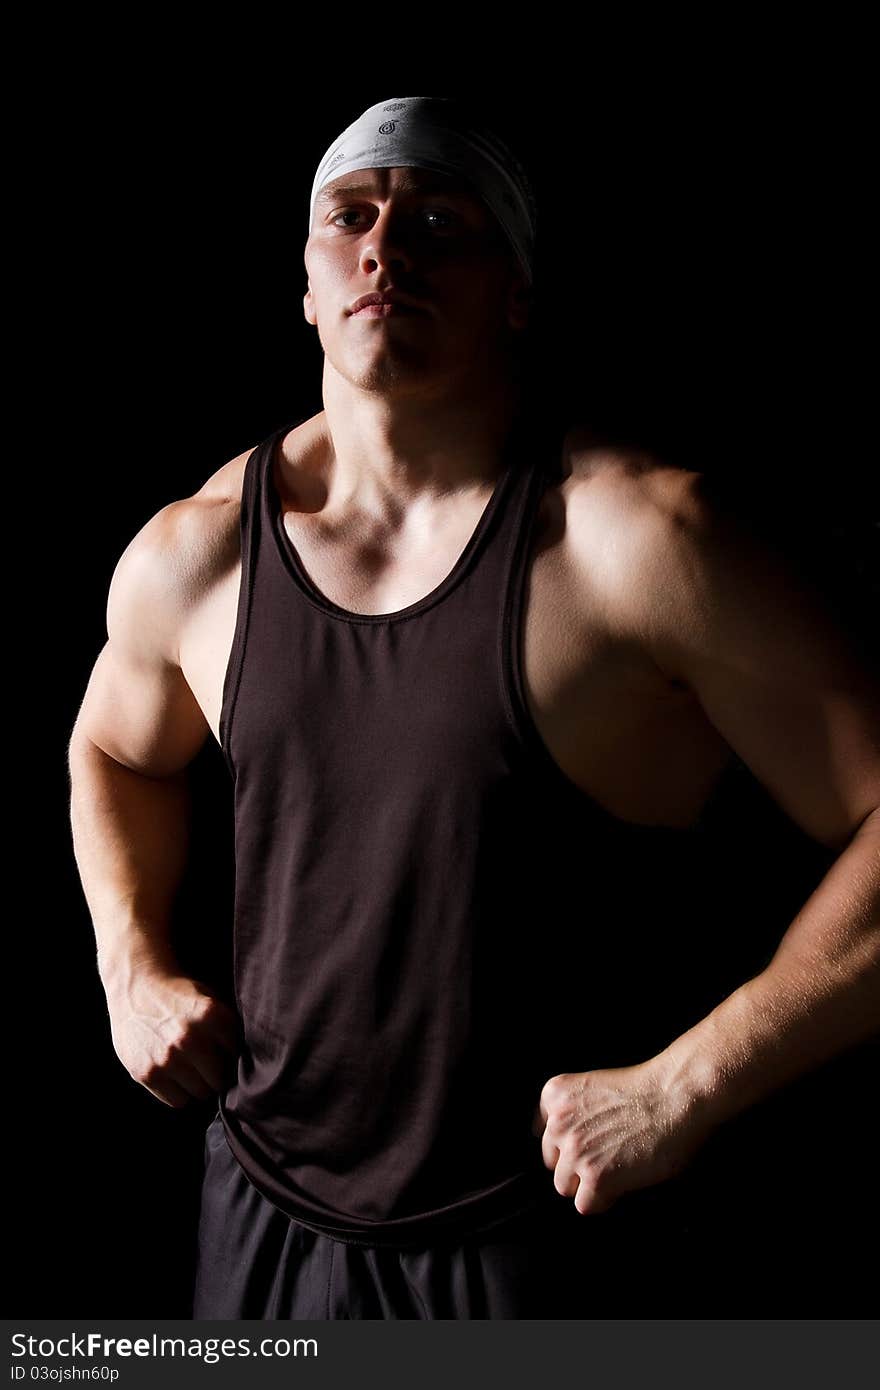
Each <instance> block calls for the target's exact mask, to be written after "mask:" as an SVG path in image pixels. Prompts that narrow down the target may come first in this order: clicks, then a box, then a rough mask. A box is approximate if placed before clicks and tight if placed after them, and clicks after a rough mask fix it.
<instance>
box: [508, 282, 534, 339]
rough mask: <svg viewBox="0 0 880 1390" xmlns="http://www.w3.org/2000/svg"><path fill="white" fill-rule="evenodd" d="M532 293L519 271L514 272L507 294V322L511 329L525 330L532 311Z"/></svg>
mask: <svg viewBox="0 0 880 1390" xmlns="http://www.w3.org/2000/svg"><path fill="white" fill-rule="evenodd" d="M532 297H533V291H532V287H531V285H529V284H527V282H526V279H525V277H524V275H523V274H522V272H521V271H519V270H518V271H516V272H515V274H514V277H513V280H512V282H511V285H510V288H509V290H508V294H507V322H508V324H509V325H510V327H511V328H515V329H522V328H525V327H526V325H527V324H528V321H529V316H530V314H531V310H532Z"/></svg>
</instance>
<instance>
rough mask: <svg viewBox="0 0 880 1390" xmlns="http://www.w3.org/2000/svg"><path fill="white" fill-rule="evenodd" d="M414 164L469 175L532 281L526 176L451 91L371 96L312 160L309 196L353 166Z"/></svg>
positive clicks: (532, 217) (530, 197) (532, 216)
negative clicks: (447, 93) (446, 94)
mask: <svg viewBox="0 0 880 1390" xmlns="http://www.w3.org/2000/svg"><path fill="white" fill-rule="evenodd" d="M398 165H417V166H419V167H422V168H426V169H434V170H437V171H439V172H440V173H449V174H458V175H460V176H462V177H464V178H466V179H468V180H469V181H470V182H471V184H472V185H473V186H474V188H475V189H476V191H477V193H478V194H479V195H480V197H481V198H482V199H483V201H484V202H485V203H486V205H487V207H488V208H489V210H490V212H492V213H493V215H494V216H495V218H496V220H497V221H498V222H499V223H500V225H501V228H502V230H503V231H504V233H505V235H506V237H507V239H508V241H509V242H510V243H511V245H512V246H513V248H514V250H515V251H516V254H517V256H518V258H519V261H520V264H521V266H522V269H523V272H524V274H525V275H526V278H527V280H528V283H529V284H530V285H531V283H532V279H533V259H534V245H535V221H536V213H535V199H534V194H533V192H532V189H531V185H530V183H529V179H528V175H527V174H526V172H525V170H524V169H523V167H522V165H521V163H520V161H519V160H518V159H517V157H516V155H515V154H514V153H513V151H512V150H511V149H510V148H509V147H508V145H507V144H506V143H505V141H503V140H502V139H501V137H500V136H498V135H497V134H496V133H495V132H494V131H492V130H490V129H489V128H488V127H486V126H485V125H483V124H482V123H481V124H479V125H477V124H475V123H474V122H473V118H472V117H471V115H470V113H468V111H467V110H466V108H465V107H464V105H463V104H462V103H459V102H457V101H455V100H454V99H453V98H450V97H390V98H388V99H387V100H386V101H377V102H376V104H375V106H370V107H368V109H367V110H366V111H364V112H363V114H362V115H360V116H358V118H357V120H355V121H353V122H352V124H351V125H350V126H348V127H347V128H346V129H345V130H344V131H343V132H342V134H341V135H340V136H338V137H337V138H336V139H335V140H334V141H333V143H332V145H331V146H330V147H329V149H328V150H327V152H326V153H325V155H324V157H323V159H322V160H321V162H320V164H319V165H318V170H317V173H316V174H315V179H314V182H313V184H312V196H311V199H310V201H309V230H310V231H311V227H312V220H313V218H314V214H315V199H316V198H317V196H318V193H319V192H320V190H321V189H322V188H323V186H324V184H325V183H328V182H329V181H330V180H331V179H336V178H338V177H339V176H340V175H341V174H349V173H352V172H353V171H354V170H355V169H388V168H392V167H395V166H398Z"/></svg>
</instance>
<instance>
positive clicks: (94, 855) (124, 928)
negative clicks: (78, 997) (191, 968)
mask: <svg viewBox="0 0 880 1390" xmlns="http://www.w3.org/2000/svg"><path fill="white" fill-rule="evenodd" d="M69 771H70V789H71V798H70V819H71V830H72V835H73V848H74V856H75V859H76V864H77V868H78V870H79V875H80V880H81V882H82V887H83V892H84V894H85V898H86V902H87V903H88V907H89V912H90V914H91V919H92V925H93V927H94V931H95V939H96V946H97V964H98V971H99V973H100V976H101V979H102V981H103V983H104V986H105V988H106V987H108V986H110V985H113V986H117V985H121V986H122V987H124V986H125V984H126V982H127V980H128V979H129V977H130V976H131V974H132V973H133V972H134V971H136V970H138V969H140V968H143V967H144V966H145V965H164V966H171V965H174V955H173V950H172V946H171V940H170V929H171V912H172V907H173V903H174V899H175V896H176V893H177V890H178V887H179V885H180V882H181V879H182V877H183V872H184V869H185V866H186V858H187V852H188V844H189V821H190V790H189V782H188V778H187V775H186V773H185V772H183V773H180V774H178V775H177V776H175V777H167V778H159V777H147V776H144V775H142V774H141V773H138V772H134V771H133V770H132V769H131V768H128V767H125V766H124V765H123V764H121V763H119V762H117V761H116V759H115V758H111V757H110V756H109V755H108V754H107V753H105V752H104V751H103V750H102V749H101V748H98V747H97V745H95V744H94V743H92V742H91V741H90V740H88V739H87V738H81V737H77V736H76V735H74V738H73V739H72V740H71V744H70V750H69Z"/></svg>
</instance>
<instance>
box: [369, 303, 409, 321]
mask: <svg viewBox="0 0 880 1390" xmlns="http://www.w3.org/2000/svg"><path fill="white" fill-rule="evenodd" d="M421 313H422V310H421V309H413V308H411V307H410V306H409V305H408V304H365V305H364V307H363V308H362V309H355V310H354V311H353V312H352V315H351V317H352V318H356V319H387V318H396V317H397V316H398V315H414V314H421Z"/></svg>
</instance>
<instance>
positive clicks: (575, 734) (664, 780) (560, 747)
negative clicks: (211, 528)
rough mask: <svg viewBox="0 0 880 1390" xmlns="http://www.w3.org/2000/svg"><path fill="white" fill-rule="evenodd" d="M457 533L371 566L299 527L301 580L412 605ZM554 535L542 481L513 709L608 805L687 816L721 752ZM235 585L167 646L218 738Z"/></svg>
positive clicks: (553, 500) (559, 507) (365, 555)
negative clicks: (174, 649) (304, 574)
mask: <svg viewBox="0 0 880 1390" xmlns="http://www.w3.org/2000/svg"><path fill="white" fill-rule="evenodd" d="M471 520H472V519H471ZM471 529H472V528H471ZM467 533H468V524H467V519H462V520H461V521H460V523H459V526H458V530H457V531H456V529H455V528H453V529H452V530H451V531H450V532H448V533H447V535H446V536H445V537H444V538H443V542H442V544H438V543H435V544H433V545H432V546H431V547H430V548H427V549H425V548H423V549H422V552H421V554H420V555H419V554H417V553H416V551H415V550H412V551H411V552H409V553H407V552H405V551H401V552H400V553H399V554H398V555H397V556H395V557H392V559H391V560H389V559H388V557H387V555H386V556H385V557H384V562H383V563H379V561H378V559H377V557H376V556H375V555H371V554H370V550H369V547H366V548H365V547H364V546H363V544H362V543H361V542H358V543H355V544H350V545H348V546H344V545H343V546H339V545H336V546H335V547H334V546H330V545H328V544H327V543H326V540H322V539H321V538H320V537H319V536H317V535H316V536H315V539H314V543H313V544H311V545H310V544H309V540H308V531H307V530H302V531H301V530H300V529H297V532H296V540H297V549H298V552H299V554H300V556H301V558H302V561H303V564H304V565H305V567H306V569H307V571H308V574H309V575H310V576H311V579H312V581H313V582H314V584H315V585H316V586H317V587H318V589H319V590H320V591H321V592H322V593H323V594H324V595H326V596H327V597H328V598H329V599H330V600H331V601H332V602H333V603H336V604H339V605H340V606H341V607H343V608H347V609H350V610H351V611H356V612H363V613H383V612H397V611H399V610H400V609H401V608H404V607H406V606H408V605H410V604H412V603H415V602H418V601H419V600H420V599H421V598H423V597H424V596H425V594H427V593H430V592H431V591H432V590H433V589H434V588H436V587H437V586H438V585H440V584H441V583H442V582H443V579H444V577H445V575H446V574H447V573H448V572H449V570H450V569H451V567H452V566H453V564H454V563H455V561H456V557H457V556H458V555H459V554H460V553H461V549H462V545H463V544H464V543H465V542H466V539H467ZM565 535H566V527H565V514H564V498H562V497H561V495H560V492H559V491H558V490H556V489H553V490H550V491H548V492H547V494H546V495H545V496H544V497H543V498H542V499H541V502H540V503H539V506H538V509H537V512H536V515H535V518H534V524H533V525H532V527H531V528H530V532H529V536H528V544H527V549H526V555H525V570H524V587H523V598H522V608H521V614H520V622H519V625H518V628H517V630H516V631H515V632H514V633H513V634H512V637H511V650H512V655H513V658H514V660H515V661H516V662H517V663H518V670H519V673H520V681H521V689H522V694H523V700H524V704H525V718H526V719H527V720H528V721H530V722H531V723H532V725H533V727H534V731H535V732H536V733H537V735H538V737H539V739H540V740H541V742H542V743H543V744H544V745H545V747H546V749H547V751H548V753H549V754H550V756H551V758H552V759H553V760H554V761H555V762H556V763H557V765H558V766H559V767H560V768H561V769H562V771H563V772H564V773H565V774H566V775H567V776H568V777H569V778H570V779H571V780H572V781H573V782H574V783H575V784H576V785H578V786H579V787H581V788H582V790H583V791H584V792H585V793H587V794H588V795H589V796H591V797H592V798H593V799H594V800H595V801H597V802H598V803H599V804H600V805H602V806H604V807H605V808H606V809H607V810H609V811H611V812H612V813H613V814H614V815H616V816H619V817H620V818H621V819H623V820H631V821H635V822H640V823H654V824H663V825H674V826H686V825H689V824H692V823H693V821H694V820H695V819H696V817H697V815H698V814H699V810H700V808H701V806H702V804H703V803H704V801H705V799H706V797H707V796H708V794H709V792H710V791H711V788H712V785H713V784H714V782H715V780H716V777H717V775H718V773H719V772H720V771H721V769H722V768H723V766H724V765H725V763H726V762H727V761H728V758H729V749H727V747H726V745H725V744H724V742H723V740H721V738H720V736H719V735H718V734H717V732H716V731H715V730H714V729H713V728H712V726H711V725H710V724H709V722H708V720H707V719H706V717H705V715H704V714H703V711H702V710H701V708H700V707H699V705H698V704H697V702H696V701H695V700H694V698H693V697H692V696H691V695H690V693H689V692H688V691H686V690H684V689H683V688H680V687H674V686H672V685H670V683H669V682H667V681H666V680H665V678H663V676H662V673H660V672H659V671H658V670H657V669H656V667H655V666H654V664H653V663H652V661H651V660H650V657H649V656H648V654H647V653H646V652H645V651H643V650H640V649H638V648H637V647H635V646H633V645H632V644H630V643H626V642H623V641H621V640H620V639H619V638H617V637H616V636H615V634H614V633H613V632H611V631H609V628H608V624H607V622H606V621H605V620H604V618H603V610H602V605H601V603H600V601H599V600H598V598H594V597H593V594H592V590H591V586H590V584H589V576H588V575H587V576H586V580H587V582H585V574H584V568H583V563H582V560H581V561H579V562H578V564H577V565H576V564H575V563H574V560H573V557H572V554H571V551H570V548H569V546H568V545H567V544H566V540H565ZM239 585H240V566H236V568H235V571H234V572H233V573H230V574H229V575H228V576H226V577H225V578H224V579H223V581H222V582H221V583H219V584H218V585H217V586H216V589H215V590H214V592H212V594H211V595H210V597H209V599H208V600H207V601H206V603H205V604H204V605H203V607H202V610H201V611H200V613H199V615H198V618H197V620H196V621H194V622H193V623H192V624H191V626H190V629H189V631H188V632H187V634H186V640H185V642H184V643H182V646H181V661H182V664H183V667H184V674H185V676H186V678H187V680H188V682H189V684H190V686H191V688H192V689H193V692H194V694H195V695H196V698H197V700H198V701H199V704H200V706H201V708H202V710H203V712H204V714H205V718H206V720H207V722H208V724H209V726H210V728H211V730H212V732H213V734H214V736H215V738H217V740H218V742H219V739H220V732H219V720H220V712H221V708H222V698H223V689H224V679H225V676H226V672H227V666H228V663H229V655H230V650H231V647H232V641H233V635H234V630H235V622H236V614H237V609H238V597H239Z"/></svg>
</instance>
